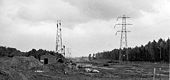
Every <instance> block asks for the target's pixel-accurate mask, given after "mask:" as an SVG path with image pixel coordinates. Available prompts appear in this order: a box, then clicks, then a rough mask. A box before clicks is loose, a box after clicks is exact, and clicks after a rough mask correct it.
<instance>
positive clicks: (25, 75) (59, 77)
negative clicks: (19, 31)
mask: <svg viewBox="0 0 170 80" xmlns="http://www.w3.org/2000/svg"><path fill="white" fill-rule="evenodd" d="M126 18H129V17H127V16H125V15H123V16H122V17H118V18H117V20H118V19H121V20H122V23H118V24H116V25H121V27H122V28H121V30H120V31H117V32H120V33H121V40H120V52H119V54H118V55H119V57H118V59H117V60H111V59H97V58H98V57H97V56H95V55H93V57H90V56H89V57H79V58H65V54H66V53H65V52H66V51H65V47H66V46H65V45H63V42H62V27H61V26H62V23H61V20H57V25H56V26H57V28H56V45H55V46H56V50H55V52H53V53H47V52H44V53H43V51H42V50H38V51H39V52H38V51H37V52H36V50H32V51H30V53H29V52H28V53H24V54H25V55H22V54H23V53H22V54H20V55H11V56H9V55H8V56H4V57H1V58H0V80H169V64H167V63H161V62H157V63H153V62H136V61H135V62H133V61H132V62H131V61H128V60H129V58H128V54H123V53H122V52H123V48H127V32H130V31H127V30H126V25H131V24H127V23H126ZM116 25H115V27H116ZM116 34H117V33H116ZM9 49H10V48H9ZM2 50H3V48H2ZM6 51H8V48H7V49H6ZM4 52H5V51H4ZM33 52H34V53H33ZM40 52H41V53H40ZM125 52H126V51H125ZM18 53H19V52H18ZM31 53H33V54H39V55H38V56H36V55H35V56H34V55H32V54H31ZM27 54H28V55H27ZM69 54H70V53H69ZM31 55H32V56H31Z"/></svg>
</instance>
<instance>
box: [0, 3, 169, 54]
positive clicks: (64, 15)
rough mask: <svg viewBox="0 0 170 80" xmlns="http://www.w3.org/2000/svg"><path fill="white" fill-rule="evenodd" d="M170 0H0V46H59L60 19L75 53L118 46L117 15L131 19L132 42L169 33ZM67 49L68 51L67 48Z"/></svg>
mask: <svg viewBox="0 0 170 80" xmlns="http://www.w3.org/2000/svg"><path fill="white" fill-rule="evenodd" d="M169 9H170V0H0V45H1V46H7V47H14V48H17V49H19V50H21V51H29V50H31V49H33V48H34V49H46V50H52V51H54V50H55V37H56V23H57V20H61V21H62V37H63V43H64V45H65V46H66V49H67V50H69V51H70V52H71V56H72V57H78V56H88V54H93V53H97V52H102V51H110V50H113V49H115V48H119V45H120V44H119V43H120V34H117V35H115V33H116V31H118V30H120V29H121V27H120V26H118V27H116V28H114V25H115V24H117V23H120V21H116V18H117V17H118V16H122V15H127V16H129V17H131V18H130V19H128V21H127V22H128V23H131V24H133V25H131V26H127V30H130V31H131V32H130V33H128V46H129V47H135V46H140V45H145V44H147V43H148V42H149V41H153V40H158V39H159V38H162V39H165V40H166V39H168V37H170V22H169V21H170V10H169ZM67 50H66V51H67Z"/></svg>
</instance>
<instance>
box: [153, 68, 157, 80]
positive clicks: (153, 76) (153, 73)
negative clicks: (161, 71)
mask: <svg viewBox="0 0 170 80" xmlns="http://www.w3.org/2000/svg"><path fill="white" fill-rule="evenodd" d="M155 72H156V68H154V70H153V80H155Z"/></svg>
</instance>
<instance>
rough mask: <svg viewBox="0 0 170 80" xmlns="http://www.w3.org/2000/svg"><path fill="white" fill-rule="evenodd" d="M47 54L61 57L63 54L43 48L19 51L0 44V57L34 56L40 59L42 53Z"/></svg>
mask: <svg viewBox="0 0 170 80" xmlns="http://www.w3.org/2000/svg"><path fill="white" fill-rule="evenodd" d="M47 54H50V55H54V56H56V57H60V58H63V56H62V55H61V54H58V53H56V52H54V51H47V50H43V49H39V50H36V49H32V50H30V51H28V52H21V51H20V50H17V49H16V48H11V47H4V46H0V57H14V56H26V57H29V56H34V57H35V58H36V59H39V60H40V57H41V56H42V55H47Z"/></svg>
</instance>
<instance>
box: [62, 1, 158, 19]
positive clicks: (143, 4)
mask: <svg viewBox="0 0 170 80" xmlns="http://www.w3.org/2000/svg"><path fill="white" fill-rule="evenodd" d="M65 1H67V2H69V3H70V4H72V5H73V6H76V7H78V9H79V10H80V11H81V13H84V14H86V15H87V16H89V17H92V18H94V19H104V20H108V19H112V18H115V17H117V16H120V15H123V14H126V15H129V16H132V17H139V16H141V13H140V11H147V12H153V11H154V9H153V7H152V5H153V4H154V2H156V1H155V0H137V1H136V0H100V1H98V0H65Z"/></svg>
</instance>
